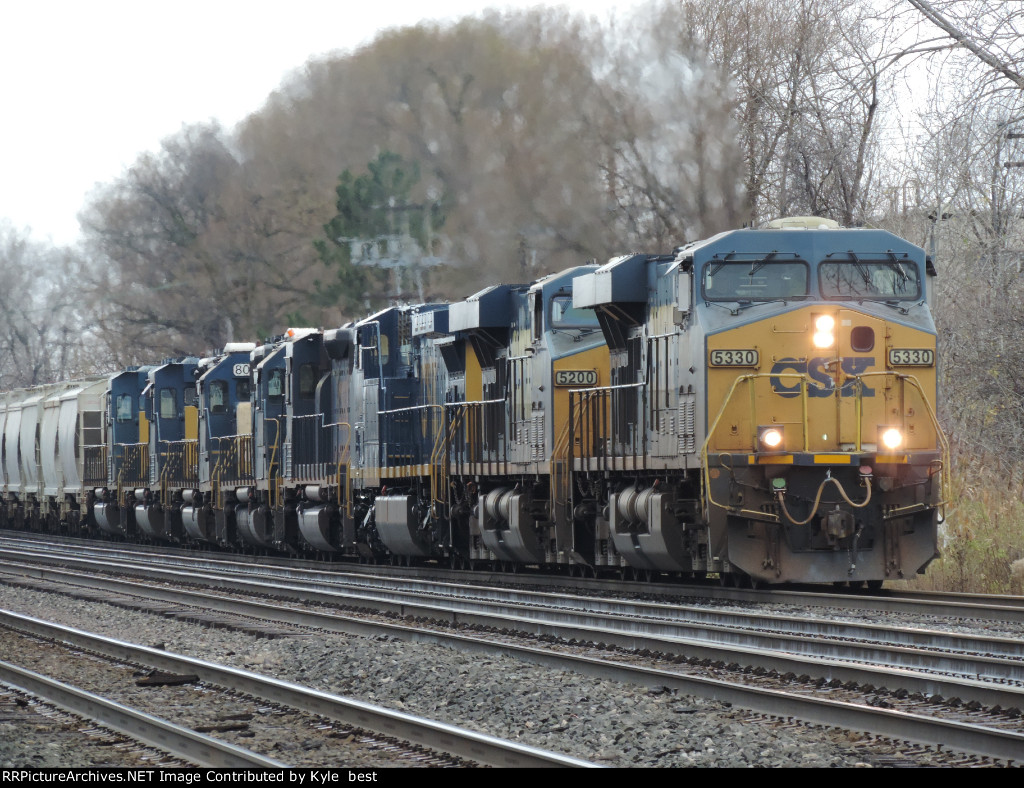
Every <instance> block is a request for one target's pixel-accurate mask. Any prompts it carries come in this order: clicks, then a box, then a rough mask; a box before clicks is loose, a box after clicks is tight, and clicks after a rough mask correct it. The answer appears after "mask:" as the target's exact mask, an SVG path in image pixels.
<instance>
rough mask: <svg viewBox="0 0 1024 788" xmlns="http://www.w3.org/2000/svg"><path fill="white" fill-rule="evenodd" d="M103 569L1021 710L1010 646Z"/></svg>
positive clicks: (34, 572)
mask: <svg viewBox="0 0 1024 788" xmlns="http://www.w3.org/2000/svg"><path fill="white" fill-rule="evenodd" d="M19 557H20V558H22V559H27V558H36V559H37V560H39V561H50V560H59V561H60V562H61V563H62V564H63V565H65V566H68V565H74V566H77V567H80V568H81V569H82V570H84V571H86V572H88V574H82V575H76V574H75V573H74V572H71V571H68V570H65V569H56V568H53V569H46V568H37V566H36V565H33V564H26V563H24V562H21V561H19V562H12V561H10V560H9V558H10V556H9V555H5V554H4V553H3V551H0V561H2V560H5V559H7V561H8V564H7V565H8V566H9V567H10V571H13V572H21V573H23V574H24V575H25V576H31V577H38V578H41V579H42V578H51V579H53V580H59V581H62V582H66V583H71V584H76V585H78V586H81V587H85V588H89V589H94V590H99V589H103V590H104V591H107V592H118V591H121V592H124V593H126V594H131V595H135V596H136V597H137V598H139V599H140V600H144V604H146V605H148V606H152V605H153V604H154V600H160V599H163V600H166V601H167V602H170V603H174V602H177V601H180V600H181V599H182V598H184V596H183V592H181V591H179V590H175V589H170V590H168V589H163V588H160V587H159V586H154V585H152V584H151V583H150V584H147V585H145V586H133V585H132V584H130V583H126V582H124V581H119V580H116V579H106V578H103V577H99V576H97V575H96V574H93V573H92V572H94V571H96V570H97V569H98V567H97V565H96V563H95V562H93V561H91V560H87V559H79V558H73V557H68V556H64V557H62V558H59V559H57V558H52V557H48V556H45V555H42V554H33V553H32V552H30V551H22V552H21V553H19ZM104 567H105V568H107V569H114V570H116V571H119V572H125V573H127V572H132V573H136V574H137V575H140V576H142V575H144V576H146V577H147V578H149V579H154V578H155V579H159V580H163V581H166V582H176V583H179V584H181V583H196V582H202V583H204V584H207V585H208V586H210V587H215V588H218V589H219V590H221V591H225V590H227V591H231V592H233V593H236V594H237V593H243V594H249V595H257V596H272V597H274V598H278V599H291V600H293V601H298V602H302V603H304V604H308V603H312V602H317V603H320V604H324V605H329V606H332V607H336V608H341V609H345V608H348V609H362V610H374V611H376V612H377V613H381V614H390V615H392V616H397V617H401V618H410V617H412V618H416V619H420V620H421V621H425V622H426V621H433V622H444V623H446V624H448V625H456V624H458V625H462V626H471V627H478V628H484V629H498V630H501V629H514V630H518V631H523V632H528V633H530V634H532V635H534V636H537V637H545V638H556V639H559V640H562V641H570V640H576V641H592V642H602V643H605V644H606V645H610V646H615V647H617V648H620V649H624V650H625V649H629V650H633V651H644V650H647V651H657V652H659V653H670V654H679V653H685V654H687V655H688V656H691V657H698V658H701V659H710V660H715V661H726V662H731V661H737V660H739V659H742V664H744V665H745V666H748V667H754V668H758V669H761V670H766V671H776V672H779V673H787V672H793V671H796V672H798V673H800V672H806V671H809V670H810V668H809V667H808V666H810V665H812V664H815V663H817V664H818V665H819V666H820V668H819V672H818V675H826V676H828V677H829V679H831V680H836V679H838V680H841V681H843V682H851V681H853V682H861V683H876V684H878V685H880V686H881V685H885V684H886V681H887V674H880V673H879V671H878V669H877V667H874V666H877V665H884V666H885V670H886V671H890V672H891V671H895V670H903V671H905V673H906V676H905V677H904V678H902V688H903V689H907V690H908V691H911V692H917V693H919V694H928V695H944V696H947V697H950V696H956V697H959V698H960V699H961V700H963V701H966V702H976V703H980V704H983V705H987V706H999V707H1002V708H1017V709H1021V708H1024V642H1022V641H1021V640H1020V639H1014V638H1006V637H991V636H983V635H978V634H962V633H955V632H944V631H937V630H934V629H899V628H894V627H893V626H892V625H891V624H890V625H885V626H883V625H868V624H857V623H854V622H850V621H842V622H838V621H835V620H830V619H824V618H811V617H793V616H792V615H771V614H765V613H762V612H759V611H755V612H752V613H751V612H739V611H735V610H730V609H719V608H715V609H709V608H707V607H694V606H681V605H666V604H662V603H648V602H636V601H620V600H607V599H598V598H593V597H578V596H576V597H572V596H568V595H554V594H538V593H534V592H523V591H510V590H498V589H485V588H478V587H471V586H466V585H461V586H448V585H445V584H437V583H430V584H424V583H420V582H419V581H414V582H412V583H410V581H405V580H397V581H389V580H388V579H381V580H380V581H379V582H378V584H377V586H376V587H373V588H369V586H368V585H366V584H365V583H366V581H364V580H362V579H361V580H360V582H358V583H355V584H352V583H351V582H348V581H346V582H344V583H343V582H340V581H335V582H333V583H331V584H330V585H325V584H324V583H323V582H321V581H318V582H299V581H298V580H290V581H289V582H287V583H281V582H271V579H270V578H262V579H259V580H256V579H254V578H252V577H251V576H248V575H246V576H243V577H242V578H241V579H239V578H238V577H237V575H236V574H235V573H234V572H224V571H213V570H207V571H205V572H200V571H199V570H197V569H189V570H184V571H183V570H177V569H174V570H169V569H158V568H156V569H155V568H153V567H150V566H148V565H147V564H145V563H140V562H137V561H136V562H118V563H113V562H111V561H109V559H108V560H105V561H104ZM414 586H415V587H414ZM100 598H101V599H102V598H104V597H100ZM190 598H191V600H192V601H191V603H190V604H191V606H192V608H193V609H192V610H191V611H189V610H185V611H182V612H181V613H180V615H183V616H191V617H192V618H193V620H194V619H195V617H196V616H198V615H200V614H199V613H197V612H196V611H195V609H196V608H198V609H202V610H220V611H222V612H224V613H234V614H239V615H243V616H251V617H252V618H253V619H254V620H253V623H252V624H250V625H249V626H250V628H258V627H260V626H265V625H263V624H260V623H257V622H258V621H259V620H261V619H266V620H268V621H273V620H276V621H279V622H281V623H286V624H287V623H296V622H299V623H301V621H300V619H298V618H297V616H298V614H299V611H297V610H296V609H294V608H291V609H288V610H279V609H278V608H276V607H275V606H272V605H264V606H262V607H252V606H249V603H247V602H245V601H244V600H233V599H229V598H226V597H224V596H222V595H220V594H218V595H216V596H209V595H194V596H191V597H190ZM157 612H159V611H157ZM311 612H315V611H311ZM325 620H326V619H325ZM307 625H309V626H315V627H323V626H326V627H328V628H330V627H331V626H337V622H330V621H328V623H327V624H324V623H322V622H321V621H320V620H318V619H316V617H315V616H314V617H313V618H312V619H309V623H308V624H307ZM879 682H880V684H879Z"/></svg>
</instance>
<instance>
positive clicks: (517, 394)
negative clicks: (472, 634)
mask: <svg viewBox="0 0 1024 788" xmlns="http://www.w3.org/2000/svg"><path fill="white" fill-rule="evenodd" d="M934 276H935V270H934V268H933V266H932V263H931V260H930V259H928V258H927V257H926V256H925V254H924V251H923V250H922V249H920V248H919V247H917V246H914V245H912V244H910V243H908V242H907V241H904V240H902V239H900V238H898V237H896V236H894V235H892V234H890V233H888V232H885V231H881V230H870V229H848V228H842V227H839V226H838V225H837V224H836V223H835V222H832V221H829V220H825V219H819V218H815V217H796V218H793V219H786V220H778V221H776V222H773V223H771V224H770V225H769V226H767V227H765V228H761V229H741V230H733V231H729V232H724V233H721V234H719V235H716V236H714V237H712V238H709V239H707V240H703V241H697V242H693V243H689V244H686V245H684V246H681V247H679V248H677V249H676V250H674V252H673V253H671V254H639V253H638V254H630V255H625V256H622V257H617V258H614V259H612V260H610V261H609V262H607V263H606V264H604V265H597V264H596V263H588V264H586V265H580V266H577V267H574V268H570V269H567V270H565V271H561V272H559V273H556V274H551V275H548V276H545V277H542V278H541V279H538V280H536V281H534V282H529V283H524V284H500V285H494V286H491V287H488V288H485V289H484V290H481V291H480V292H478V293H475V294H473V295H472V296H470V297H468V298H466V299H464V300H462V301H458V302H454V303H424V304H415V305H395V306H391V307H388V308H387V309H384V310H382V311H380V312H377V313H376V314H373V315H370V316H367V317H366V318H364V319H362V320H358V321H355V322H351V323H348V324H346V325H344V326H342V327H340V328H336V329H330V330H320V329H291V330H289V331H288V332H287V333H286V334H284V335H282V336H278V337H275V338H273V339H270V340H267V341H265V342H264V343H262V344H260V345H255V344H242V343H232V344H229V345H228V346H226V347H225V348H224V349H223V350H222V351H221V352H219V353H217V354H214V355H211V356H209V357H205V358H200V357H189V358H179V359H170V360H166V361H163V362H162V363H159V364H154V365H151V366H146V367H135V368H131V369H128V370H124V371H122V372H120V373H117V374H114V375H110V376H106V377H98V378H94V379H90V380H85V381H75V382H66V383H57V384H52V385H49V386H42V387H36V388H31V389H24V390H19V391H14V392H9V393H7V394H6V395H3V396H2V398H0V435H2V445H0V455H2V456H0V473H2V485H3V489H2V495H3V504H2V507H0V524H2V525H4V526H5V527H11V528H20V529H28V530H37V531H41V532H52V533H67V534H73V535H104V536H107V537H111V538H119V539H127V540H141V541H148V542H165V543H172V544H181V545H189V546H200V545H216V546H219V547H221V548H225V549H234V550H243V551H250V552H264V553H282V554H295V555H315V556H318V557H324V558H327V557H330V558H339V559H341V558H351V559H358V560H362V561H389V562H392V563H401V564H413V563H420V562H435V563H438V562H443V563H445V564H447V565H451V566H453V567H467V568H470V567H474V566H489V567H497V568H503V569H507V570H516V569H518V568H520V567H524V566H529V567H537V568H540V569H542V570H548V571H562V572H569V573H574V574H581V575H583V574H586V575H597V574H608V575H615V576H629V577H651V576H654V575H663V574H664V575H680V576H688V577H691V576H692V577H704V576H707V575H717V576H718V577H719V578H720V579H721V580H722V581H723V582H727V583H735V584H741V583H742V584H747V585H758V584H762V583H795V582H809V583H834V584H841V583H843V584H845V583H848V584H850V585H854V586H857V585H861V584H867V585H870V586H879V585H881V584H882V583H883V582H884V581H885V580H895V579H900V578H907V577H912V576H913V575H915V574H918V573H922V572H924V571H925V568H926V567H927V565H928V564H929V562H930V561H931V560H933V559H934V558H936V557H937V556H938V549H937V547H938V527H939V523H940V520H941V516H942V513H943V508H944V506H945V503H946V501H947V499H948V462H949V452H948V446H947V445H946V442H945V438H944V436H943V433H942V430H941V428H940V425H939V423H938V420H937V417H936V397H937V375H936V369H937V363H938V357H937V344H936V332H935V326H934V323H933V321H932V317H931V312H930V309H929V304H930V300H931V293H932V289H933V285H932V282H933V279H934Z"/></svg>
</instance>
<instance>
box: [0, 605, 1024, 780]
mask: <svg viewBox="0 0 1024 788" xmlns="http://www.w3.org/2000/svg"><path fill="white" fill-rule="evenodd" d="M0 624H2V625H3V626H7V627H10V628H13V629H17V630H21V631H26V632H29V633H31V634H36V635H40V636H43V637H49V638H58V639H60V640H63V641H65V642H69V643H72V644H74V645H76V646H78V647H79V648H84V649H90V650H93V651H98V652H100V653H104V654H107V655H109V656H112V657H115V658H117V659H123V660H127V661H135V662H137V661H142V660H144V661H145V662H146V663H147V664H152V665H154V666H156V667H158V668H161V669H165V670H171V671H181V672H185V671H188V672H191V673H196V674H198V675H199V676H200V679H201V680H203V681H207V682H209V683H211V684H217V685H219V686H227V687H230V688H232V689H236V690H237V691H239V692H245V693H247V694H251V695H255V696H257V697H262V698H266V699H268V700H272V701H275V702H278V703H282V704H284V705H288V706H292V707H294V708H301V709H304V710H306V711H309V712H311V713H316V714H322V715H324V716H326V717H333V718H339V717H340V715H341V714H344V715H345V718H346V721H347V722H348V723H349V724H353V725H358V726H360V727H365V728H370V729H373V730H378V731H381V732H383V733H386V734H388V735H391V736H395V737H396V738H403V739H407V740H412V741H417V742H420V743H422V744H424V746H428V747H430V748H432V749H436V750H442V751H445V752H451V753H454V754H458V753H457V752H455V750H456V749H457V748H461V747H462V746H464V745H461V744H459V743H458V742H456V741H455V739H454V737H455V735H456V732H457V731H458V729H455V728H451V727H450V726H444V725H439V724H437V723H430V729H429V730H424V729H423V728H422V727H421V726H422V725H423V724H424V721H423V720H419V719H417V718H413V717H411V715H403V714H395V713H391V712H387V715H388V716H387V718H386V719H385V720H381V718H380V713H381V712H382V711H383V710H381V709H380V708H379V707H375V706H370V705H369V704H365V703H361V702H359V701H352V700H347V699H343V698H338V697H337V696H330V695H327V694H326V693H320V692H316V691H311V690H307V689H306V688H303V687H299V686H297V685H294V684H291V683H290V682H283V681H277V680H274V679H266V678H265V677H261V676H258V675H256V674H252V673H250V672H248V671H244V670H236V669H233V668H226V667H224V666H219V665H214V664H212V663H208V662H205V661H204V660H197V659H192V658H189V657H182V656H179V655H175V654H171V653H169V652H166V651H159V650H155V649H150V648H147V647H144V646H134V645H132V644H126V643H122V642H120V641H116V640H110V639H107V638H101V637H99V636H96V635H92V634H90V633H87V632H82V631H80V630H76V629H72V628H70V627H61V626H58V625H55V624H49V623H47V622H43V621H39V620H38V619H33V618H30V617H28V616H21V615H18V614H14V613H10V612H7V611H0ZM515 651H517V652H518V651H519V650H518V649H516V650H515ZM539 656H540V657H541V661H545V660H547V661H549V662H553V663H555V664H557V665H558V666H559V667H561V668H564V667H565V658H564V657H560V656H556V655H553V654H550V653H547V654H542V655H539ZM570 661H571V662H572V664H573V665H574V667H575V669H577V670H579V672H581V673H584V674H586V675H591V676H598V677H602V678H613V679H614V680H619V681H622V680H627V681H633V682H635V683H645V684H650V683H652V681H653V682H654V683H655V684H656V685H657V686H661V687H669V688H670V689H675V690H678V691H681V692H684V693H686V694H689V695H697V696H701V697H706V698H710V699H713V700H717V701H720V702H723V703H729V704H732V705H735V706H738V707H740V708H745V709H749V710H751V711H755V712H759V713H764V714H770V715H773V716H776V717H783V718H798V719H800V720H803V721H804V722H810V723H814V724H819V725H823V726H826V727H829V728H844V729H848V730H859V731H865V732H868V733H870V734H873V735H881V736H886V737H889V738H892V739H895V740H897V741H909V742H915V743H919V744H924V745H927V746H934V747H938V748H940V749H942V748H945V749H949V750H955V751H957V752H966V753H973V754H977V755H983V756H986V757H990V758H996V759H1001V760H1005V761H1007V762H1018V761H1019V760H1020V759H1021V756H1022V753H1024V732H1021V731H1016V730H1014V731H1009V730H1002V729H998V728H994V727H990V726H985V725H980V724H973V723H967V722H962V721H958V720H943V719H938V718H934V717H925V716H919V715H913V714H910V713H908V712H903V711H898V710H894V709H883V708H877V707H872V706H862V705H858V704H853V703H849V702H845V701H837V700H834V699H831V698H826V697H822V696H821V695H819V694H793V693H787V692H783V691H780V690H773V689H767V688H763V687H751V686H745V685H742V684H738V683H736V682H735V681H728V680H722V679H717V678H707V677H694V676H683V675H679V674H677V673H673V672H670V671H660V670H651V669H643V668H635V667H633V666H630V665H622V664H614V665H610V664H608V663H599V662H596V661H592V660H579V659H570ZM296 693H298V697H296ZM339 704H340V706H341V707H340V708H339ZM403 718H407V725H402V724H401V722H402V721H403ZM459 733H462V732H459ZM490 739H491V737H487V736H483V735H480V734H471V735H470V741H469V743H468V746H469V752H467V753H466V754H465V756H464V757H467V758H471V759H472V760H477V761H480V762H483V763H495V764H496V765H501V766H538V765H544V766H555V765H561V766H592V765H593V764H590V763H588V762H586V761H579V760H576V759H571V758H568V757H566V756H554V757H556V758H558V759H559V760H558V761H557V762H555V761H549V760H547V759H548V758H549V757H550V756H551V754H550V753H543V752H542V751H533V752H535V753H539V754H540V755H541V756H542V760H534V759H532V758H528V757H527V758H525V759H524V758H520V757H514V754H513V753H511V752H506V751H505V749H504V745H507V744H508V743H502V744H503V746H502V748H501V749H500V750H499V751H498V752H497V753H490V758H489V757H488V752H486V749H487V748H486V745H487V743H488V742H487V740H490ZM951 743H953V744H951ZM513 746H514V747H516V748H518V749H519V750H521V751H528V750H531V749H532V748H526V747H522V746H521V745H513ZM521 754H523V755H526V756H528V755H530V754H532V753H521ZM495 756H497V757H495Z"/></svg>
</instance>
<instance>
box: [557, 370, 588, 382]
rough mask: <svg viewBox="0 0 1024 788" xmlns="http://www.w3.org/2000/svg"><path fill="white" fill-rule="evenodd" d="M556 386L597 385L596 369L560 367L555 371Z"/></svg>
mask: <svg viewBox="0 0 1024 788" xmlns="http://www.w3.org/2000/svg"><path fill="white" fill-rule="evenodd" d="M555 385H556V386H596V385H597V370H596V369H560V370H558V371H556V372H555Z"/></svg>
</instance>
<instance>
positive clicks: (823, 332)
mask: <svg viewBox="0 0 1024 788" xmlns="http://www.w3.org/2000/svg"><path fill="white" fill-rule="evenodd" d="M835 327H836V319H835V318H834V317H832V315H818V316H816V317H815V318H814V338H813V342H814V346H815V347H816V348H820V349H822V350H824V349H825V348H830V347H832V346H833V345H834V344H835V343H836V337H835V334H834V333H833V331H834V330H835Z"/></svg>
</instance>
